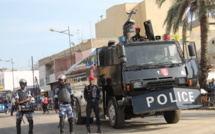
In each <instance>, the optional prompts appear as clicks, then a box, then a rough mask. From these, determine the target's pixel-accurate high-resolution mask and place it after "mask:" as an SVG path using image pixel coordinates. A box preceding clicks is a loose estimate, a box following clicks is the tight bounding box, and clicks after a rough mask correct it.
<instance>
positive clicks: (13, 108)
mask: <svg viewBox="0 0 215 134" xmlns="http://www.w3.org/2000/svg"><path fill="white" fill-rule="evenodd" d="M15 109H16V106H15V105H13V106H12V108H11V116H13V111H14V110H15Z"/></svg>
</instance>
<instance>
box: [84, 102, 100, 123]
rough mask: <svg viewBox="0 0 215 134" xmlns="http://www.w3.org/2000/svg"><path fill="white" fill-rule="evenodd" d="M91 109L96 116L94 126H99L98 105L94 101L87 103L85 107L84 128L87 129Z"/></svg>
mask: <svg viewBox="0 0 215 134" xmlns="http://www.w3.org/2000/svg"><path fill="white" fill-rule="evenodd" d="M92 109H93V110H94V112H95V115H96V124H97V126H100V125H101V122H100V117H99V104H98V100H95V101H91V100H89V101H87V107H86V112H87V113H86V114H87V119H86V126H87V127H89V126H90V115H91V111H92Z"/></svg>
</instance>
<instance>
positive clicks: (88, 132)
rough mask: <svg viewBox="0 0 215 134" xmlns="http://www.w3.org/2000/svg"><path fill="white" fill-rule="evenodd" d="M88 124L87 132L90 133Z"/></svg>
mask: <svg viewBox="0 0 215 134" xmlns="http://www.w3.org/2000/svg"><path fill="white" fill-rule="evenodd" d="M90 133H91V132H90V126H87V134H90Z"/></svg>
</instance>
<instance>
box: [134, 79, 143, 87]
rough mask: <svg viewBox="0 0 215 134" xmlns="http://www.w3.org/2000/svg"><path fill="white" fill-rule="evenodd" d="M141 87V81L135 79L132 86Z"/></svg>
mask: <svg viewBox="0 0 215 134" xmlns="http://www.w3.org/2000/svg"><path fill="white" fill-rule="evenodd" d="M141 87H143V85H142V82H141V81H135V82H134V83H133V88H141Z"/></svg>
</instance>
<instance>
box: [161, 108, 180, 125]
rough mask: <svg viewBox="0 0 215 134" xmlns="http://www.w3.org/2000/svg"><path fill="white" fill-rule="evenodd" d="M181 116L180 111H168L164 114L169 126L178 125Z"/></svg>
mask: <svg viewBox="0 0 215 134" xmlns="http://www.w3.org/2000/svg"><path fill="white" fill-rule="evenodd" d="M180 115H181V111H180V110H174V111H166V112H164V114H163V116H164V119H165V120H166V122H167V123H169V124H173V123H177V122H178V121H179V120H180Z"/></svg>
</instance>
